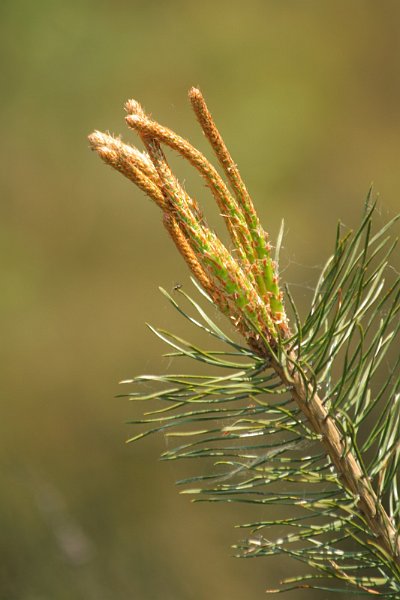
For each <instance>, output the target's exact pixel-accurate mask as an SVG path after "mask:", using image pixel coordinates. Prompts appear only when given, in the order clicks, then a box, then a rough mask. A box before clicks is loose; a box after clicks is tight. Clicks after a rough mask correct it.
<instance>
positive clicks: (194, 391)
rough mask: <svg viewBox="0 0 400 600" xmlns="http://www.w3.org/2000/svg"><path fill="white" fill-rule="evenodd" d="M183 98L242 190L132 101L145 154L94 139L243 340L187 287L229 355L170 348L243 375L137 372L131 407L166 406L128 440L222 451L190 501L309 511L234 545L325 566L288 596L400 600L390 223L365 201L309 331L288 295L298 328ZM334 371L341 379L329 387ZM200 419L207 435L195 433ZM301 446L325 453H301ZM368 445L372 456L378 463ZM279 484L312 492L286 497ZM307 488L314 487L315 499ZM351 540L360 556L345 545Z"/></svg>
mask: <svg viewBox="0 0 400 600" xmlns="http://www.w3.org/2000/svg"><path fill="white" fill-rule="evenodd" d="M189 98H190V101H191V103H192V107H193V109H194V111H195V114H196V117H197V119H198V121H199V123H200V125H201V127H202V129H203V132H204V134H205V136H206V138H207V139H208V140H209V142H210V144H211V146H212V148H213V150H214V152H215V154H216V157H217V159H218V161H219V162H220V164H221V166H222V168H223V170H224V172H225V175H226V178H227V182H228V185H230V187H231V189H232V192H231V191H229V189H228V185H227V184H226V183H225V182H224V180H223V179H222V178H221V176H220V175H219V174H218V172H217V171H216V169H215V168H214V167H213V166H212V165H211V164H210V163H209V162H208V161H207V159H206V158H205V157H204V156H203V155H202V154H201V153H200V152H199V151H198V150H197V149H196V148H194V147H193V146H192V145H191V144H190V143H189V142H188V141H186V140H185V139H184V138H182V137H180V136H178V135H177V134H176V133H175V132H173V131H171V130H170V129H168V128H166V127H164V126H162V125H160V124H159V123H157V122H156V121H154V120H152V119H150V118H149V117H148V116H147V115H146V114H145V112H144V110H143V109H142V107H141V106H140V104H139V103H138V102H136V101H133V100H130V101H129V102H128V103H127V104H126V111H127V113H128V115H127V117H126V121H127V123H128V125H129V126H130V127H131V128H132V129H134V130H135V131H136V132H137V133H138V134H139V136H140V137H141V139H142V141H143V143H144V145H145V148H146V150H147V152H146V153H143V152H140V151H138V150H137V149H135V148H133V147H132V146H130V145H127V144H124V143H123V142H122V141H121V140H120V139H119V138H118V139H116V138H113V137H112V136H109V135H107V134H102V133H99V132H95V133H94V134H92V135H91V136H90V137H89V140H90V143H91V145H92V148H93V149H94V150H96V151H97V152H98V154H99V156H100V157H101V158H102V159H103V160H104V161H105V162H106V163H108V164H110V165H111V166H112V167H114V168H115V169H116V170H118V171H120V172H121V173H122V174H123V175H125V176H126V177H128V179H130V180H131V181H132V182H134V183H135V184H136V185H137V186H138V187H139V188H140V189H142V190H143V191H144V192H145V193H146V194H147V195H148V196H149V197H150V198H151V199H152V200H153V201H155V203H156V204H157V205H158V206H159V208H160V209H161V211H162V213H163V222H164V224H165V226H166V228H167V231H168V232H169V234H170V235H171V237H172V239H173V241H174V243H175V245H176V247H177V249H178V251H179V252H180V253H181V255H182V256H183V258H184V260H185V261H186V263H187V264H188V266H189V268H190V269H191V272H192V274H193V275H194V277H195V279H196V280H197V282H198V284H200V288H199V290H200V291H201V292H202V293H203V294H204V295H205V297H206V298H207V300H209V301H211V302H212V303H213V304H214V305H216V306H217V307H218V308H219V309H220V311H221V312H222V313H223V314H225V315H226V316H227V317H228V318H229V319H230V321H231V323H233V325H234V326H235V328H236V329H237V330H238V331H239V333H240V334H241V335H242V336H243V337H244V339H245V341H246V346H244V347H242V346H240V345H238V344H236V343H235V342H233V341H232V340H231V339H230V338H229V337H228V336H226V334H224V333H223V332H222V331H221V329H220V328H219V327H218V326H217V325H216V324H215V323H214V322H213V321H212V319H211V318H210V317H209V316H208V315H207V314H206V312H205V311H204V310H203V309H202V308H201V307H200V306H199V305H198V304H197V303H196V302H195V301H194V300H192V299H191V298H190V297H189V296H187V295H186V294H185V293H184V292H183V291H182V290H179V292H180V293H181V294H182V295H183V296H184V297H185V299H186V301H187V302H189V304H190V306H191V307H192V308H193V309H194V310H195V311H196V312H197V313H198V315H199V318H200V320H199V318H194V317H192V316H190V315H188V314H187V312H186V311H184V310H183V309H182V308H181V307H180V306H179V305H178V304H177V302H176V301H175V300H174V299H173V298H171V297H170V296H169V295H167V294H166V293H165V292H164V293H165V294H166V295H167V297H168V299H169V300H170V302H171V303H172V304H173V306H174V307H175V308H176V309H177V310H178V311H179V312H180V313H181V314H182V315H183V316H185V317H186V318H187V319H189V321H190V322H191V323H192V324H193V325H195V326H196V327H200V328H201V329H202V330H203V331H204V332H205V333H206V334H207V335H211V336H212V337H214V338H217V339H218V340H219V341H220V342H221V343H222V344H223V346H224V347H225V349H224V350H222V351H221V352H219V353H218V352H217V353H216V352H215V351H214V352H211V351H205V350H201V349H199V348H198V347H195V346H193V345H191V344H190V343H189V342H186V341H184V340H182V339H179V338H177V337H176V336H174V335H173V334H171V333H168V332H166V331H164V330H156V329H153V331H154V332H155V333H156V335H158V336H159V337H160V338H161V339H162V340H163V341H164V342H166V343H167V344H169V345H170V346H171V347H172V348H173V349H174V352H173V353H172V355H173V356H188V357H190V358H192V359H195V360H197V361H201V362H203V363H206V364H208V365H214V366H217V367H219V368H222V369H228V370H229V371H230V372H232V370H233V374H232V373H231V374H229V375H227V376H221V377H212V376H209V375H205V376H203V377H201V376H187V375H171V376H167V375H164V376H144V377H139V378H136V379H135V380H134V382H135V383H140V382H143V381H149V380H150V381H153V382H154V383H158V384H160V386H161V388H160V389H159V390H158V391H157V392H155V393H154V394H150V395H142V394H140V393H139V392H133V393H131V394H129V396H130V397H131V398H133V399H137V400H153V399H157V400H158V401H161V402H162V403H165V402H166V403H167V405H166V407H164V408H161V409H157V410H154V411H152V412H148V413H146V416H145V418H144V419H141V420H139V421H134V422H135V423H136V424H139V423H141V424H145V425H147V426H150V429H146V430H145V431H144V432H141V433H139V434H138V435H136V436H135V437H134V438H132V440H133V439H139V438H141V437H143V436H145V435H148V434H149V433H153V432H157V431H164V432H166V431H167V435H170V436H175V437H177V439H178V440H184V443H183V444H180V445H178V446H177V447H176V448H174V449H172V450H169V451H167V452H166V453H164V458H165V459H176V458H196V459H200V458H210V457H214V458H215V457H218V460H217V462H216V463H215V466H214V469H213V470H212V472H211V473H210V474H209V475H206V476H201V477H198V476H197V477H193V478H191V479H190V480H186V481H185V482H181V483H185V484H188V483H190V482H192V483H193V482H198V483H199V484H201V486H200V487H198V488H194V489H189V490H186V493H196V494H200V495H202V494H206V495H207V497H208V499H209V500H211V501H221V500H226V499H228V500H229V501H245V502H255V503H260V504H267V505H268V504H275V503H278V504H279V503H280V504H291V505H293V506H294V507H296V509H298V508H301V509H303V510H305V511H307V516H305V517H296V516H295V517H293V518H290V519H286V520H284V521H260V522H258V523H253V524H248V525H247V527H250V528H251V529H253V531H254V532H255V533H256V532H257V537H255V538H250V539H249V540H248V541H247V542H246V543H245V544H244V545H243V546H241V547H240V548H239V550H241V552H242V554H243V555H244V556H258V555H269V554H276V553H286V554H289V555H290V556H293V557H294V558H296V559H297V560H301V561H303V562H305V563H307V564H308V565H309V566H310V567H312V568H313V569H314V571H316V572H319V573H320V575H316V574H315V573H314V574H312V575H310V576H308V575H306V576H304V577H303V578H298V579H296V580H289V579H288V580H286V582H285V583H286V586H285V587H284V589H294V588H296V587H303V588H304V587H314V588H316V589H329V590H332V591H338V590H339V589H340V588H339V587H337V586H334V587H324V586H322V585H321V577H323V578H324V579H325V580H327V581H330V580H333V579H335V580H336V581H339V582H341V583H342V584H343V585H344V586H345V588H344V589H346V590H353V591H354V590H358V591H359V592H363V593H365V594H373V595H376V594H379V595H381V596H385V597H387V598H395V597H399V594H400V541H399V530H400V514H399V513H400V505H399V501H398V490H397V481H398V464H399V460H400V443H399V433H400V375H399V366H400V359H398V360H397V361H396V363H395V364H394V365H393V367H392V369H391V373H390V377H389V378H388V379H387V380H386V381H385V383H384V384H383V385H382V386H381V387H380V388H379V389H378V390H377V391H375V389H374V386H376V384H375V383H374V382H375V375H376V373H378V370H379V366H380V365H381V363H382V360H383V357H384V356H387V353H388V352H389V349H390V347H391V346H392V344H393V342H394V340H396V339H397V336H398V332H399V329H400V324H399V313H400V302H399V299H400V277H398V276H397V278H394V280H393V281H392V282H391V283H390V285H389V286H386V287H385V281H384V274H385V272H387V267H388V260H389V257H390V255H391V253H392V251H393V249H394V246H395V244H393V243H392V242H391V236H390V235H389V230H390V227H391V226H392V225H393V223H394V222H395V219H394V220H393V221H392V222H391V223H389V224H388V225H387V226H384V227H383V228H382V229H381V230H380V231H379V232H378V233H376V234H374V235H372V233H371V231H372V218H373V213H374V206H371V205H370V197H368V199H367V203H366V212H365V216H364V218H363V220H362V223H361V225H360V227H359V229H358V230H357V231H356V232H355V233H354V234H351V233H349V234H348V235H346V236H344V237H343V236H342V232H341V228H340V227H338V231H337V238H336V243H335V249H334V253H333V255H332V257H331V258H330V259H329V261H328V263H327V265H326V267H325V268H324V269H323V271H322V273H321V276H320V279H319V282H318V285H317V289H316V292H315V295H314V299H313V302H312V307H311V310H310V313H309V315H308V317H307V318H306V320H305V321H304V323H301V322H300V319H299V316H298V312H297V309H296V306H295V302H294V300H293V299H292V297H291V295H290V292H289V290H287V294H286V295H287V302H288V304H289V307H290V309H291V311H292V312H293V317H294V325H293V326H292V327H290V326H289V320H288V317H287V312H286V310H285V307H284V303H283V294H282V291H281V288H280V285H279V279H278V266H277V264H276V262H275V261H274V259H273V258H272V256H271V247H270V244H269V242H268V235H267V234H266V233H265V232H264V230H263V228H262V226H261V224H260V222H259V219H258V216H257V213H256V211H255V208H254V205H253V202H252V200H251V198H250V195H249V193H248V191H247V189H246V187H245V185H244V183H243V181H242V179H241V176H240V173H239V170H238V168H237V166H236V164H235V163H234V161H233V159H232V157H231V156H230V154H229V152H228V150H227V148H226V146H225V143H224V142H223V139H222V137H221V135H220V133H219V131H218V129H217V127H216V125H215V123H214V121H213V119H212V116H211V114H210V112H209V110H208V108H207V106H206V103H205V101H204V98H203V96H202V95H201V93H200V91H199V90H197V89H195V88H193V89H192V90H190V92H189ZM163 144H164V145H167V146H168V147H170V148H172V149H173V150H175V151H176V152H178V153H179V154H180V155H181V156H183V157H184V158H185V159H186V160H188V162H189V163H190V164H192V165H193V166H194V167H195V169H196V170H197V171H198V172H199V174H200V175H201V176H202V177H203V178H204V179H205V181H206V183H207V186H208V187H209V188H210V190H211V192H212V194H213V196H214V198H215V200H216V202H217V204H218V207H219V209H220V212H221V215H222V217H223V219H224V221H225V224H226V226H227V230H228V232H229V234H230V237H231V240H232V244H233V250H232V251H230V250H229V249H228V248H227V247H226V246H225V245H224V244H223V243H222V242H221V241H220V240H219V238H218V237H217V236H216V234H215V233H214V232H213V231H212V230H211V229H210V228H209V227H208V225H207V222H206V220H205V219H204V217H203V215H202V213H201V210H200V207H199V206H198V204H197V202H196V201H195V200H194V199H192V198H191V197H190V196H189V194H188V193H187V192H186V190H184V188H183V187H182V186H181V184H180V183H179V181H178V180H177V178H176V177H175V176H174V174H173V173H172V172H171V169H170V167H169V165H168V163H167V160H166V157H165V155H164V152H163V150H162V145H163ZM278 246H279V243H278ZM277 254H278V252H277ZM338 368H339V369H340V376H339V377H336V378H335V375H334V374H335V370H336V371H337V369H338ZM171 386H172V387H171ZM321 389H323V390H324V393H323V394H322V393H321ZM246 402H247V404H246ZM236 403H239V406H237V405H236ZM199 407H200V408H199ZM379 411H380V412H379ZM376 412H378V415H379V416H378V418H377V420H376V423H375V425H374V427H373V428H372V430H371V429H370V431H369V432H368V435H367V436H366V439H365V441H360V440H362V438H363V433H364V432H365V424H366V419H367V417H368V416H370V415H371V414H376ZM222 419H223V421H222ZM226 422H228V423H229V425H224V424H223V423H226ZM197 423H201V429H198V428H194V427H196V424H197ZM186 439H187V440H189V441H188V442H185V440H186ZM305 446H311V447H313V448H318V449H317V450H315V453H314V454H312V455H310V456H307V457H304V455H303V454H304V453H303V452H302V451H301V449H302V448H303V447H305ZM367 452H368V455H372V456H373V458H372V459H371V460H370V462H369V463H368V464H366V462H365V461H366V459H365V456H366V455H367V454H366V453H367ZM221 469H223V470H222V472H221ZM224 469H225V470H224ZM243 477H245V479H244V481H243ZM279 482H285V484H286V485H289V486H290V487H291V486H298V484H302V487H300V488H298V487H295V488H294V491H291V492H287V491H279V487H277V485H278V484H279ZM270 486H272V488H273V491H272V492H271V491H268V488H269V487H270ZM304 486H305V487H304ZM305 489H307V490H311V491H308V492H307V493H308V494H309V495H308V499H307V501H305V500H304V498H305V493H306V492H305ZM276 525H285V526H287V527H288V528H289V529H290V528H293V527H294V528H295V530H297V533H294V534H292V533H289V534H288V535H287V536H286V537H284V538H280V539H278V540H276V542H271V541H270V540H267V539H266V538H264V537H259V536H258V532H259V531H260V530H262V529H264V528H265V527H269V528H271V527H274V526H276ZM349 540H351V541H352V543H353V545H356V546H357V547H358V549H357V550H356V551H353V550H351V549H350V550H349V549H348V544H347V542H348V541H349ZM292 544H293V545H294V550H293V549H290V548H291V545H292ZM371 573H372V574H371Z"/></svg>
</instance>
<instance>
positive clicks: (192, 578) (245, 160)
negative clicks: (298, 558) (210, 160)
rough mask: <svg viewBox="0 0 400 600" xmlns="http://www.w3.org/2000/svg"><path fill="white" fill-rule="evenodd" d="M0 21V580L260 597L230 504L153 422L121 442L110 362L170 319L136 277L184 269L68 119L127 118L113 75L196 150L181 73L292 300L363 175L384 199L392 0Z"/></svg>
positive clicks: (271, 1)
mask: <svg viewBox="0 0 400 600" xmlns="http://www.w3.org/2000/svg"><path fill="white" fill-rule="evenodd" d="M0 21H1V22H0V28H1V36H0V44H1V59H2V86H1V91H0V101H1V144H0V153H1V165H2V168H1V184H0V185H1V199H2V201H1V207H0V211H1V218H0V243H1V253H0V261H1V281H2V285H1V287H2V293H1V296H0V303H1V316H0V319H1V331H2V336H1V338H2V343H1V350H0V353H1V363H0V364H1V371H2V376H1V388H2V402H1V406H2V409H1V412H2V417H1V425H0V428H1V437H0V440H1V441H0V489H1V492H0V531H1V535H0V598H1V599H4V600H47V599H52V600H64V599H68V600H70V599H71V598H73V599H74V600H111V599H112V600H128V599H129V600H131V599H132V600H133V599H140V600H156V599H161V598H162V599H163V600H168V599H171V600H172V599H173V600H202V599H205V598H207V599H211V598H218V599H220V600H226V599H229V600H243V599H245V598H246V599H248V598H252V599H254V600H255V599H257V598H264V597H265V589H266V588H267V587H272V586H274V585H275V584H276V582H277V580H278V579H279V577H280V576H282V575H284V574H287V573H288V569H290V572H292V568H293V572H295V568H297V567H293V566H292V565H290V567H288V566H287V564H283V563H280V562H277V561H275V562H274V561H273V560H272V561H268V560H262V559H260V560H257V561H239V560H237V559H234V558H232V556H231V555H232V551H231V550H230V545H231V544H233V543H235V541H237V540H238V539H239V538H240V531H238V530H235V529H234V528H233V524H235V523H240V522H246V520H248V519H249V515H250V513H249V509H248V508H246V506H235V507H231V506H224V505H218V506H215V505H207V504H197V505H196V504H195V505H193V504H191V503H190V502H189V501H188V499H187V497H184V496H179V495H178V493H177V491H176V488H175V487H174V483H173V482H174V481H175V480H176V479H178V478H179V477H181V476H182V474H183V473H185V472H186V468H187V467H185V466H184V465H179V464H173V465H170V464H165V463H160V462H158V461H157V457H158V455H159V453H160V452H161V451H162V450H163V448H164V447H165V443H166V442H165V440H164V439H163V438H154V439H147V440H145V441H143V442H141V443H139V444H136V445H131V446H130V445H126V444H125V439H126V438H127V437H128V436H129V435H130V434H131V433H132V429H131V428H130V427H129V426H128V425H126V424H124V423H125V421H126V420H128V419H129V418H132V417H133V416H134V414H135V413H134V407H133V406H132V405H131V404H129V403H128V402H127V400H126V399H115V398H114V396H115V395H116V394H117V393H119V392H120V391H121V390H120V388H119V387H118V385H117V382H118V381H119V380H121V379H123V378H127V377H130V376H134V375H136V374H140V373H143V372H162V370H165V369H169V370H172V369H174V370H176V367H175V365H171V364H170V361H168V360H167V359H165V358H162V356H161V355H162V353H163V352H164V350H165V348H163V346H162V344H161V343H160V341H159V340H157V339H155V338H154V337H153V336H152V334H151V333H150V332H149V330H148V329H147V328H146V326H145V322H146V321H149V322H151V323H153V324H155V325H160V326H164V327H167V328H170V329H172V330H175V331H177V332H179V333H184V334H185V335H187V336H189V335H190V332H189V331H187V329H186V325H185V324H183V323H182V322H181V321H180V320H179V319H178V317H177V316H176V315H175V314H174V313H173V311H172V309H171V308H170V307H169V305H168V303H167V302H166V300H165V298H163V296H161V294H160V293H159V292H158V286H159V285H162V286H164V287H165V288H166V289H167V290H169V291H170V290H172V288H173V286H174V285H175V284H176V283H178V282H179V283H182V284H183V285H184V286H185V289H187V290H188V291H189V290H190V282H189V279H188V274H187V272H186V269H185V266H184V264H183V262H182V260H181V259H180V257H179V256H177V254H176V253H175V251H174V248H173V246H172V244H171V243H170V241H169V240H168V239H167V236H166V234H165V232H164V229H163V227H162V226H161V224H160V218H159V213H158V211H157V209H156V207H154V206H152V205H151V204H150V203H149V201H148V200H147V199H146V198H145V197H144V196H143V195H142V194H141V193H140V192H139V191H137V190H136V189H135V188H134V187H133V186H132V185H131V184H130V183H129V182H127V181H126V180H124V179H123V178H122V177H121V176H119V175H117V174H116V173H114V172H112V171H111V169H109V168H106V167H105V166H103V165H102V164H101V163H100V161H99V160H98V159H97V157H96V156H95V155H94V154H93V153H91V152H90V151H89V149H88V143H87V140H86V136H87V134H88V133H89V132H90V131H91V130H93V129H94V128H98V129H103V130H107V129H108V130H111V131H113V132H116V133H119V132H121V133H123V135H124V136H125V138H126V139H129V140H133V137H134V136H133V134H132V133H130V132H128V131H127V130H126V127H125V124H124V120H123V117H124V114H123V110H122V106H123V102H124V101H125V100H126V99H128V98H129V97H134V98H136V99H138V100H140V101H141V102H142V103H143V104H144V106H145V107H146V109H147V110H148V111H150V112H151V113H152V114H153V115H154V116H155V117H157V118H158V119H160V120H161V122H164V123H166V124H168V125H169V126H170V127H172V128H175V129H176V130H177V131H178V132H180V133H182V134H184V135H186V136H188V137H189V138H190V139H191V141H193V142H194V143H195V144H196V145H198V146H200V147H201V148H202V149H203V150H204V151H206V152H208V150H207V148H206V147H205V144H204V140H203V137H202V134H201V132H200V131H199V129H198V127H197V124H196V123H195V120H194V118H193V115H192V114H191V112H190V109H189V105H188V102H187V99H186V92H187V90H188V89H189V87H190V86H191V85H193V84H195V85H199V86H200V87H201V89H202V91H203V92H204V94H205V95H206V98H207V100H208V103H209V106H210V107H211V109H212V111H213V114H214V116H215V118H216V120H217V123H218V124H219V126H220V129H221V131H222V133H223V134H224V136H225V139H226V142H227V144H228V146H229V147H230V149H231V152H232V154H233V156H234V158H235V160H236V161H237V162H238V164H239V166H240V168H241V171H242V174H243V176H244V178H245V180H246V182H247V184H248V187H249V189H250V191H251V193H252V195H253V197H254V199H255V202H256V205H257V208H258V210H259V212H260V215H261V218H262V221H263V222H264V224H265V227H266V228H267V229H268V230H269V231H270V232H271V235H272V236H275V235H276V234H277V231H278V228H279V224H280V221H281V219H282V218H284V219H285V223H286V235H285V240H284V250H283V257H282V271H283V277H284V279H285V280H286V281H288V282H289V283H290V284H292V291H293V293H294V294H295V296H296V298H297V301H298V302H299V304H300V305H302V303H303V302H305V301H306V299H307V296H308V294H309V288H310V287H312V285H313V283H314V282H315V278H316V270H315V268H314V267H315V266H316V265H321V264H322V262H323V261H324V258H325V257H326V256H327V255H328V253H329V251H330V249H331V248H332V243H333V237H334V228H335V225H336V222H337V220H338V219H339V218H341V219H342V220H343V222H344V223H345V224H347V225H350V226H351V225H354V224H355V223H357V220H358V217H359V215H360V212H361V209H362V203H363V199H364V197H365V195H366V192H367V190H368V188H369V185H370V183H371V181H374V184H375V190H376V191H377V192H379V193H380V197H381V201H380V212H381V216H382V218H383V219H386V218H387V217H388V216H391V215H393V214H394V213H395V212H396V210H397V209H398V207H399V192H400V174H399V166H400V164H399V162H400V159H399V156H400V154H399V147H400V109H399V107H400V3H399V2H398V1H397V0H380V2H376V1H375V0H350V1H349V0H334V1H333V0H332V1H326V2H321V1H320V0H303V1H300V0H286V1H282V0H246V2H242V1H239V0H221V1H219V2H218V1H212V0H202V1H201V2H194V1H192V0H170V1H169V0H164V1H161V0H159V1H157V0H142V1H139V0H130V1H128V0H112V1H111V0H69V1H68V2H62V1H57V0H36V1H35V2H32V1H30V0H1V3H0ZM176 165H177V168H178V170H179V169H180V173H181V175H182V177H183V178H184V179H185V182H186V186H187V187H188V188H190V189H191V190H194V193H195V194H196V195H197V197H198V198H199V199H201V201H202V202H204V206H205V208H206V211H208V210H209V209H210V207H211V203H212V202H211V200H210V198H209V196H208V193H207V192H206V190H205V189H204V187H203V186H202V184H201V182H199V181H198V179H197V175H196V174H195V173H194V172H192V171H191V170H190V169H186V168H185V167H184V166H183V164H182V162H181V161H176ZM212 210H213V209H212V208H211V212H212ZM212 214H213V213H212ZM214 216H215V215H214ZM211 218H214V217H213V216H211ZM136 416H137V415H136ZM295 596H296V597H299V598H302V597H307V598H326V597H327V595H326V594H322V595H319V594H317V593H315V594H314V595H312V594H310V593H307V594H305V595H304V596H302V595H301V594H300V593H298V594H294V595H293V596H292V597H295Z"/></svg>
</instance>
